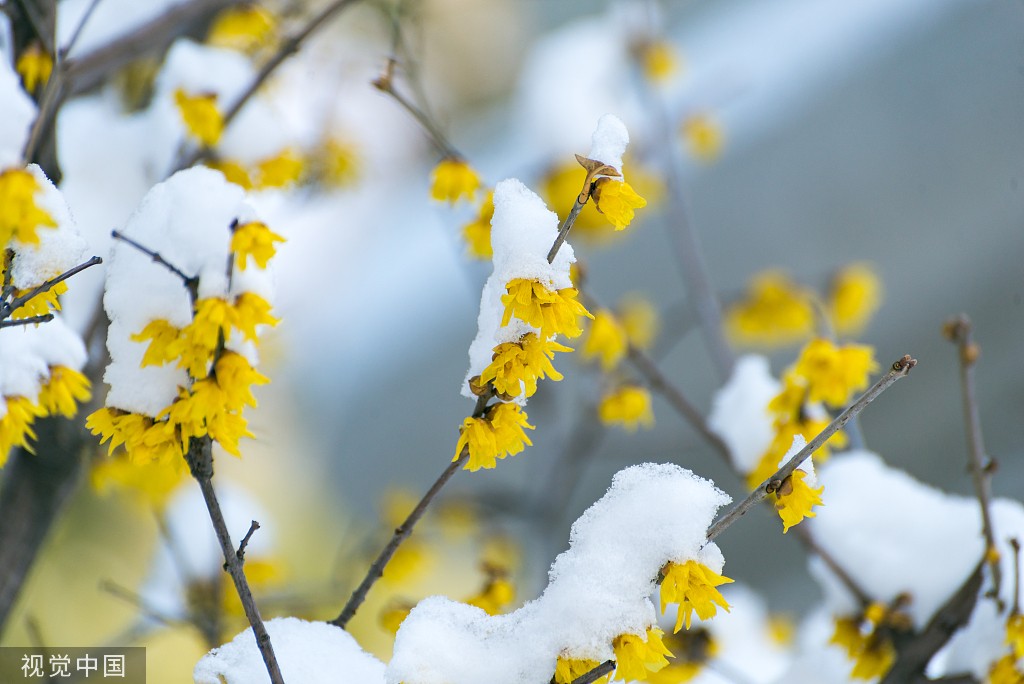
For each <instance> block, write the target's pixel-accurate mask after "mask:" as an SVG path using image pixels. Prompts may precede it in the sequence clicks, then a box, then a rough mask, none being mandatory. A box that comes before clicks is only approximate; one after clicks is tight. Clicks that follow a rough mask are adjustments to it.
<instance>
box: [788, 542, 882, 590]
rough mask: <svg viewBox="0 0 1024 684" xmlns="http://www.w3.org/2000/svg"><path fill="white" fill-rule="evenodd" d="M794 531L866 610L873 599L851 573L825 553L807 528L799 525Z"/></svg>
mask: <svg viewBox="0 0 1024 684" xmlns="http://www.w3.org/2000/svg"><path fill="white" fill-rule="evenodd" d="M793 529H795V530H796V535H797V538H798V539H799V540H800V542H801V543H802V544H803V545H804V546H805V547H807V550H808V551H810V552H811V553H813V554H814V555H815V556H817V557H818V558H820V559H821V561H822V562H823V563H824V564H825V565H826V566H828V569H829V570H831V571H832V574H833V575H835V576H836V577H837V578H838V579H839V581H840V582H842V583H843V586H845V587H846V588H847V590H849V592H850V593H851V594H853V595H854V597H855V598H856V599H857V602H858V603H860V605H861V607H862V608H866V607H867V606H868V605H869V604H870V603H871V597H870V596H868V593H867V592H866V591H864V589H863V588H861V586H860V585H859V584H857V582H856V580H854V579H853V576H852V575H850V573H848V572H847V571H846V569H845V568H844V567H843V566H841V565H840V564H839V562H838V561H837V560H836V559H835V558H833V557H832V554H830V553H828V552H827V551H825V549H823V548H822V547H821V545H820V544H818V542H817V541H815V539H814V535H812V534H811V532H810V530H808V529H807V527H806V526H804V525H797V526H796V527H795V528H793Z"/></svg>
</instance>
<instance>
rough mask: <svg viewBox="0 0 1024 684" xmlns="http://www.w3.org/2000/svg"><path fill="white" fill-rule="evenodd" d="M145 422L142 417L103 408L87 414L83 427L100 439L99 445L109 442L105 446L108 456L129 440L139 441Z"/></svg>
mask: <svg viewBox="0 0 1024 684" xmlns="http://www.w3.org/2000/svg"><path fill="white" fill-rule="evenodd" d="M145 421H146V418H145V417H144V416H140V415H138V414H134V413H126V412H125V411H121V410H119V409H114V408H109V407H106V406H104V407H103V408H101V409H97V410H96V411H93V412H92V413H90V414H89V416H88V417H87V418H86V419H85V427H86V429H87V430H89V432H91V433H92V434H94V435H96V436H97V437H99V438H100V445H102V444H104V443H105V442H106V441H108V440H109V441H110V444H109V445H108V446H107V455H108V456H109V455H111V454H113V453H114V449H116V448H117V447H119V446H121V445H122V444H126V443H127V442H128V441H129V440H131V441H135V440H141V439H142V433H143V432H144V431H145V429H146V427H147V425H146V422H145Z"/></svg>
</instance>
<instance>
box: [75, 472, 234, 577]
mask: <svg viewBox="0 0 1024 684" xmlns="http://www.w3.org/2000/svg"><path fill="white" fill-rule="evenodd" d="M176 453H177V452H176ZM186 477H188V467H187V466H186V464H185V459H183V458H181V457H180V456H178V457H177V458H173V459H159V460H153V461H150V462H136V461H133V460H131V459H129V458H128V457H127V455H124V454H122V455H119V456H115V457H113V458H105V459H102V460H99V461H97V462H96V464H95V465H94V466H93V468H92V472H91V473H90V475H89V481H90V484H91V485H92V488H93V489H94V490H95V491H96V492H98V493H100V494H105V493H106V492H108V491H110V490H111V489H124V490H128V491H130V492H132V493H133V494H135V496H136V497H137V498H138V499H139V502H140V503H142V504H144V505H145V506H146V508H156V509H157V510H163V508H164V507H165V506H166V505H167V501H168V500H169V499H170V497H171V494H172V493H173V492H174V490H175V489H177V487H178V485H179V484H181V482H182V481H184V480H185V479H186ZM247 572H248V571H247Z"/></svg>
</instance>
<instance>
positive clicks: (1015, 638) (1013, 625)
mask: <svg viewBox="0 0 1024 684" xmlns="http://www.w3.org/2000/svg"><path fill="white" fill-rule="evenodd" d="M1006 643H1008V644H1009V645H1010V648H1012V649H1013V652H1014V653H1015V654H1016V655H1017V657H1018V658H1024V615H1022V614H1020V613H1013V614H1012V615H1010V617H1009V618H1007V620H1006Z"/></svg>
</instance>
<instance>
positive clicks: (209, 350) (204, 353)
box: [140, 297, 238, 378]
mask: <svg viewBox="0 0 1024 684" xmlns="http://www.w3.org/2000/svg"><path fill="white" fill-rule="evenodd" d="M237 321H238V315H237V313H236V312H235V309H234V308H233V307H232V306H231V304H229V303H228V302H227V301H226V300H224V299H222V298H220V297H205V298H203V299H200V300H199V301H197V302H196V305H195V314H194V316H193V317H192V321H191V322H190V323H189V324H188V325H186V326H185V327H184V328H182V329H181V336H180V345H181V348H180V350H179V353H180V359H181V360H180V361H179V363H178V365H179V366H180V367H182V368H185V369H187V370H188V372H189V374H190V375H191V376H192V377H193V378H205V377H206V373H207V370H208V367H209V363H210V361H211V360H212V359H213V354H214V352H215V351H216V349H217V345H218V343H223V342H224V341H226V340H227V339H228V338H230V337H231V329H232V327H234V326H235V324H236V323H237ZM146 328H149V325H148V324H147V326H146ZM144 332H145V329H143V332H142V333H140V335H141V334H143V333H144ZM160 332H164V333H165V332H166V331H165V330H163V329H161V331H160ZM162 339H163V338H162ZM151 345H152V343H151ZM169 347H170V348H171V350H178V347H176V346H175V345H169Z"/></svg>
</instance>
